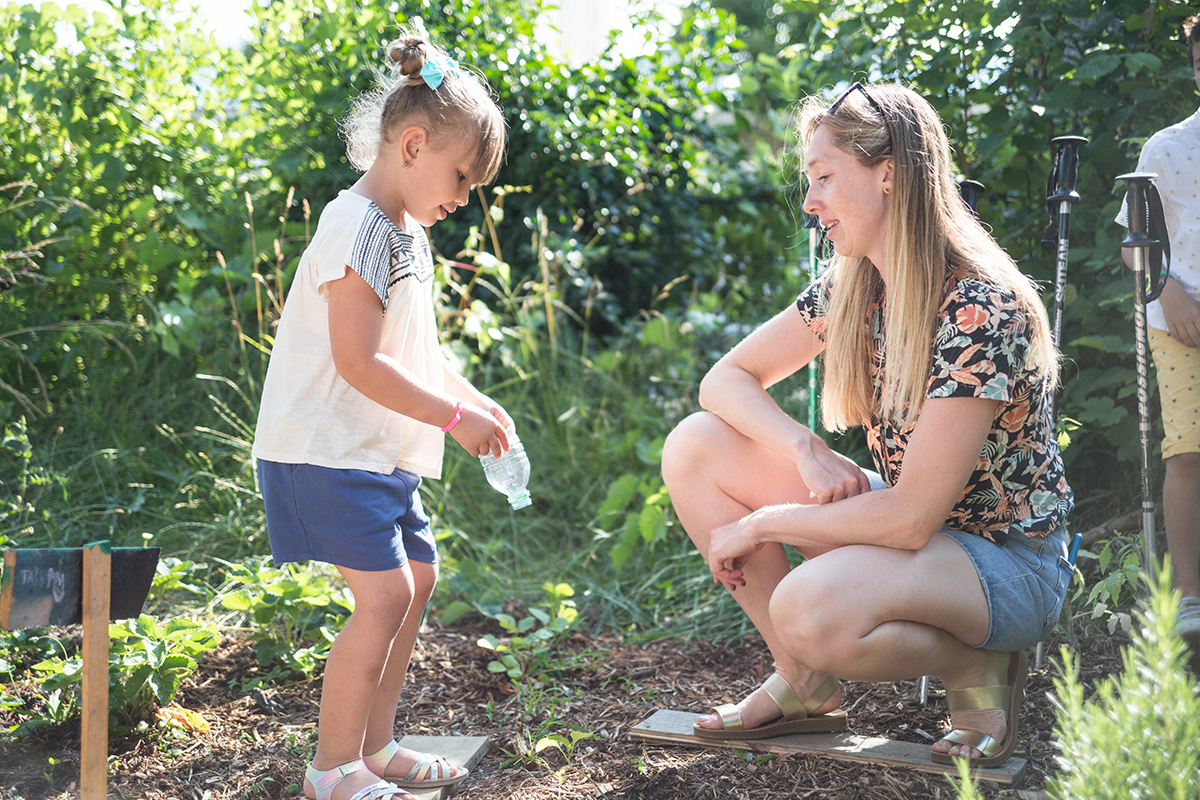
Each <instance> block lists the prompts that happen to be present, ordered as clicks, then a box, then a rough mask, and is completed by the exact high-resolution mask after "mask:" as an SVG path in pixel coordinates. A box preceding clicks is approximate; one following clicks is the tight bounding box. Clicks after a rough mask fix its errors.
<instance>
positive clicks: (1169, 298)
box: [1159, 278, 1200, 347]
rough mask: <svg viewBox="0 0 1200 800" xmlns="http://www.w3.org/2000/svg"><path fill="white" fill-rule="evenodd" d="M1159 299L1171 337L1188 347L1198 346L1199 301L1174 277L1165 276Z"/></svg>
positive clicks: (1199, 334) (1199, 335) (1199, 327)
mask: <svg viewBox="0 0 1200 800" xmlns="http://www.w3.org/2000/svg"><path fill="white" fill-rule="evenodd" d="M1159 300H1160V301H1161V302H1162V309H1163V315H1164V316H1165V317H1166V318H1167V329H1168V331H1170V333H1171V338H1172V339H1174V340H1175V341H1177V342H1179V343H1180V344H1183V345H1186V346H1188V347H1200V303H1198V302H1196V300H1195V299H1194V298H1193V297H1192V296H1191V295H1190V294H1188V293H1187V290H1186V289H1184V288H1183V287H1182V286H1181V285H1179V282H1178V281H1176V280H1175V279H1174V278H1167V283H1166V285H1165V286H1164V287H1163V291H1162V294H1161V295H1159Z"/></svg>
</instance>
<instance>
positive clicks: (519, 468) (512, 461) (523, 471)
mask: <svg viewBox="0 0 1200 800" xmlns="http://www.w3.org/2000/svg"><path fill="white" fill-rule="evenodd" d="M507 433H508V450H506V451H505V452H503V453H501V454H500V457H499V458H496V457H495V456H493V455H492V454H491V453H488V454H487V455H486V456H480V457H479V463H480V464H482V465H483V474H484V475H486V476H487V480H488V483H490V484H491V485H492V488H493V489H495V490H496V491H498V492H500V493H501V494H503V495H505V496H507V497H508V504H509V505H510V506H512V507H513V508H514V509H517V508H524V507H525V506H527V505H529V504H531V503H532V502H533V500H532V499H530V497H529V490H527V489H526V488H525V487H526V486H527V485H528V484H529V456H527V455H525V448H524V446H523V445H522V444H521V440H520V439H519V438H517V432H516V431H514V430H513V429H512V428H509V429H508V430H507Z"/></svg>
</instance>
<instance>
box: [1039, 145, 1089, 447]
mask: <svg viewBox="0 0 1200 800" xmlns="http://www.w3.org/2000/svg"><path fill="white" fill-rule="evenodd" d="M1087 141H1088V140H1087V139H1085V138H1083V137H1082V136H1058V137H1055V138H1053V139H1051V140H1050V144H1052V145H1054V157H1053V161H1052V163H1051V165H1050V176H1049V177H1048V178H1047V179H1046V207H1047V209H1048V210H1049V211H1050V225H1049V227H1047V228H1046V236H1045V237H1044V238H1043V239H1042V247H1044V248H1046V249H1047V250H1051V249H1053V250H1054V251H1055V269H1054V330H1053V334H1054V347H1055V348H1056V349H1058V350H1062V318H1063V305H1064V299H1065V297H1066V291H1067V252H1068V250H1070V247H1071V206H1073V205H1075V204H1076V203H1078V202H1079V193H1078V192H1076V191H1075V179H1076V176H1077V174H1078V167H1079V146H1080V145H1081V144H1087ZM1055 204H1057V208H1055ZM1050 419H1051V420H1054V424H1055V425H1056V426H1057V420H1058V394H1057V393H1055V395H1054V396H1053V397H1051V398H1050Z"/></svg>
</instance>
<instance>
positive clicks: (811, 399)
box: [804, 214, 821, 431]
mask: <svg viewBox="0 0 1200 800" xmlns="http://www.w3.org/2000/svg"><path fill="white" fill-rule="evenodd" d="M804 228H805V230H807V231H808V282H809V283H812V282H813V281H815V280H816V279H817V278H818V276H820V274H821V268H820V267H819V266H817V236H818V235H819V234H820V231H821V222H820V220H819V219H818V218H817V215H816V214H809V215H808V216H807V217H805V219H804ZM808 429H809V430H810V431H815V430H816V429H817V360H816V359H815V358H814V359H813V360H812V361H810V362H808Z"/></svg>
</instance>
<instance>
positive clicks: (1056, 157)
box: [1033, 136, 1088, 668]
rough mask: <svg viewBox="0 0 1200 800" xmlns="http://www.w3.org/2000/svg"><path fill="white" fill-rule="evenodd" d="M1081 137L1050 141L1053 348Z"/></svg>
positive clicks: (1038, 658) (1053, 405) (1038, 651)
mask: <svg viewBox="0 0 1200 800" xmlns="http://www.w3.org/2000/svg"><path fill="white" fill-rule="evenodd" d="M1087 141H1088V140H1087V139H1085V138H1083V137H1082V136H1057V137H1055V138H1053V139H1051V140H1050V144H1051V145H1053V146H1054V151H1053V153H1054V154H1053V156H1052V158H1051V160H1050V173H1049V175H1048V176H1047V177H1046V210H1047V211H1048V212H1049V214H1050V223H1049V225H1048V226H1047V227H1046V235H1045V236H1044V237H1043V238H1042V247H1043V248H1045V249H1046V250H1053V251H1054V254H1055V255H1054V327H1053V328H1052V329H1051V335H1052V337H1053V338H1052V341H1053V342H1054V349H1055V350H1058V351H1060V352H1061V351H1062V328H1063V308H1064V306H1065V304H1066V293H1067V255H1068V253H1069V251H1070V249H1071V206H1073V205H1075V204H1076V203H1078V202H1079V193H1078V192H1076V191H1075V181H1076V178H1077V177H1078V173H1079V146H1080V145H1082V144H1087ZM1050 424H1051V425H1052V426H1053V432H1055V433H1057V429H1058V393H1057V392H1055V393H1054V394H1053V395H1052V396H1051V397H1050ZM1079 540H1080V537H1079V534H1075V542H1074V543H1073V544H1072V548H1071V553H1072V555H1071V556H1070V557H1069V559H1070V561H1071V564H1072V565H1074V563H1075V558H1074V555H1073V554H1074V552H1075V550H1076V548H1077V547H1078V542H1079ZM1045 650H1046V645H1045V642H1038V643H1037V647H1036V648H1035V649H1034V653H1033V663H1034V666H1035V667H1039V668H1040V667H1041V666H1042V659H1043V658H1044V657H1045Z"/></svg>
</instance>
